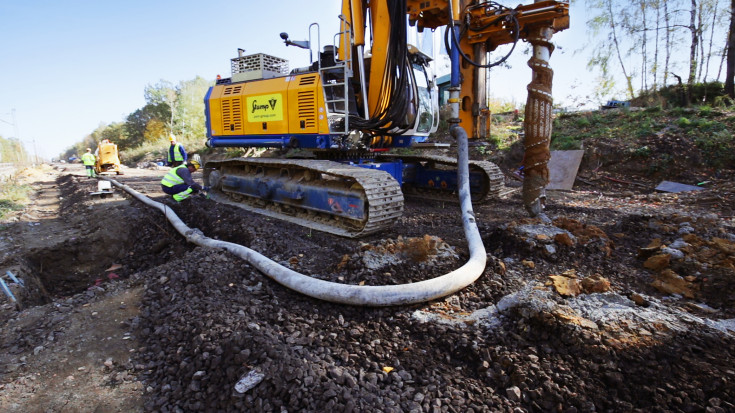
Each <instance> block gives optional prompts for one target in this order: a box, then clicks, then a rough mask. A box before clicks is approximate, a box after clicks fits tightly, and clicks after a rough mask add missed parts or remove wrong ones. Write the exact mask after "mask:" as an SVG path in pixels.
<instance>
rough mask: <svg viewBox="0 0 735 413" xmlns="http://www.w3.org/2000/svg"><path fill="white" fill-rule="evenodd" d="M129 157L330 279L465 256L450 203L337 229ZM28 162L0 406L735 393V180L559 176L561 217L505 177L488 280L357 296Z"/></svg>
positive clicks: (686, 398)
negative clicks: (288, 279)
mask: <svg viewBox="0 0 735 413" xmlns="http://www.w3.org/2000/svg"><path fill="white" fill-rule="evenodd" d="M124 172H125V175H122V176H119V177H116V179H118V180H119V181H121V182H123V183H125V184H127V185H130V186H131V187H133V188H135V189H136V190H139V191H141V192H145V193H146V194H147V195H148V196H150V197H152V198H153V199H156V200H158V201H161V202H164V203H166V204H167V205H168V206H170V207H171V208H172V209H173V210H174V211H175V212H176V213H177V214H178V215H179V216H180V217H181V218H182V219H183V220H184V221H185V222H187V223H188V225H189V226H191V227H196V228H199V229H200V230H202V231H203V232H204V234H206V235H207V236H209V237H212V238H216V239H222V240H227V241H231V242H236V243H240V244H242V245H246V246H248V247H250V248H252V249H255V250H257V251H259V252H261V253H263V254H265V255H266V256H268V257H269V258H271V259H273V260H274V261H276V262H279V263H282V264H284V265H286V266H288V267H290V268H292V269H295V270H297V271H299V272H302V273H304V274H309V275H311V276H313V277H317V278H321V279H326V280H330V281H336V282H341V283H347V284H366V285H383V284H399V283H406V282H415V281H418V280H422V279H426V278H431V277H435V276H438V275H441V274H444V273H446V272H448V271H450V270H452V269H454V268H457V267H458V266H460V265H461V264H462V263H463V262H464V260H465V259H466V256H467V251H466V246H465V242H464V240H463V235H462V230H461V222H460V217H459V213H458V210H457V206H456V205H452V204H439V203H438V204H428V203H412V202H408V203H407V204H406V210H405V213H404V216H403V218H401V219H400V220H399V222H398V223H397V225H396V226H395V227H394V228H393V229H392V230H391V231H388V232H386V233H383V234H380V235H374V236H371V237H368V238H365V239H361V240H346V239H342V238H339V237H335V236H331V235H328V234H322V233H318V232H315V231H309V230H308V229H305V228H301V227H297V226H293V225H290V224H286V223H281V222H277V221H274V220H272V219H269V218H264V217H261V216H258V215H254V214H251V213H248V212H245V211H242V210H240V209H238V208H235V207H231V206H227V205H219V204H216V203H214V202H212V201H211V200H206V199H192V200H190V201H188V202H185V203H182V204H174V203H172V202H171V201H170V200H167V199H166V197H164V196H163V195H162V194H161V193H160V191H159V188H158V180H159V179H160V176H161V175H162V174H163V173H164V171H161V170H138V169H125V170H124ZM25 174H26V175H25V179H27V180H28V181H29V182H33V183H34V187H35V189H36V191H37V195H36V197H35V199H34V202H33V204H32V205H30V206H29V208H28V209H27V210H26V211H23V212H21V213H18V214H17V215H16V216H12V217H10V219H9V220H8V222H7V223H5V224H4V228H5V229H4V230H3V231H2V232H1V233H0V253H1V254H2V261H0V262H1V264H2V265H0V270H2V273H5V271H8V270H9V271H12V272H13V273H14V274H17V275H19V276H20V277H21V278H22V279H23V280H24V281H25V283H26V286H25V287H20V286H17V285H11V287H12V289H13V291H14V292H15V293H16V295H17V296H18V299H19V301H20V303H21V309H20V310H18V309H17V308H16V307H15V306H14V305H12V304H11V303H10V302H9V301H7V300H5V301H0V302H1V303H2V305H1V306H0V315H1V316H2V321H0V326H1V329H0V411H4V412H5V411H7V412H29V411H55V412H115V411H117V412H129V411H164V412H168V411H277V412H280V411H290V412H295V411H308V412H323V411H330V410H331V411H385V412H402V411H406V412H409V411H416V412H419V411H427V412H445V411H449V412H468V411H492V412H496V411H507V412H516V411H519V412H520V411H537V412H542V411H544V412H546V411H568V412H572V411H600V410H602V411H641V412H643V411H646V412H648V411H705V410H706V411H713V412H719V411H735V404H733V400H735V384H734V383H735V369H734V368H733V367H732V366H733V365H735V363H734V362H735V357H734V354H733V349H735V346H733V344H734V343H735V341H734V340H733V334H735V322H734V321H733V320H734V319H735V310H734V309H733V304H734V303H735V293H733V291H735V288H734V287H735V268H734V267H733V262H735V227H734V222H733V219H732V216H731V215H732V213H731V210H730V209H729V208H731V206H730V205H732V204H731V203H729V202H727V200H728V199H729V198H728V197H729V196H731V192H728V191H729V190H728V188H731V187H732V183H730V182H721V183H716V184H715V185H714V186H713V187H712V188H711V189H708V190H705V191H699V192H698V193H695V194H684V195H672V194H659V193H652V192H650V191H644V190H639V191H633V192H631V190H630V189H629V188H625V189H615V188H613V189H610V190H608V191H606V192H605V193H602V192H599V191H592V190H589V191H584V190H578V191H574V192H569V193H554V194H550V199H549V201H548V208H547V213H548V215H549V217H550V218H551V219H552V220H553V225H550V224H543V223H541V222H540V221H536V220H531V219H528V218H526V215H525V213H524V210H523V208H522V205H521V202H520V197H519V196H518V194H511V195H510V197H509V198H508V199H503V200H500V201H497V202H494V203H491V204H488V205H485V206H482V207H479V208H477V210H476V214H477V218H478V222H479V226H480V230H481V234H482V237H483V241H484V243H485V246H486V249H487V251H488V267H487V269H486V271H485V273H484V275H483V276H482V277H481V278H480V279H479V280H478V281H477V282H476V283H474V284H473V285H471V286H470V287H468V288H467V289H465V290H463V291H461V292H460V293H458V294H455V295H453V296H450V297H448V298H446V299H444V300H438V301H436V302H431V303H427V304H423V305H415V306H404V307H391V308H355V307H348V306H341V305H335V304H330V303H325V302H320V301H316V300H314V299H311V298H308V297H304V296H301V295H298V294H296V293H294V292H292V291H290V290H287V289H285V288H284V287H282V286H280V285H279V284H276V283H274V282H273V281H271V280H270V279H269V278H267V277H266V276H265V275H263V274H261V273H259V272H257V271H255V270H254V269H253V268H252V267H251V266H250V265H248V264H247V263H244V262H243V261H242V260H240V259H239V258H236V257H233V256H231V255H229V254H228V253H226V252H224V251H219V250H211V249H205V248H200V247H194V246H193V245H190V244H187V243H186V241H185V240H184V239H183V237H181V236H180V235H179V234H178V233H176V232H175V231H174V230H173V228H172V227H171V225H169V224H168V223H167V222H165V221H164V220H163V218H162V215H161V213H160V212H159V211H157V210H153V209H151V208H148V207H145V206H143V205H142V204H141V203H139V202H137V201H135V200H133V199H131V198H130V197H128V196H125V195H124V194H122V193H120V191H115V194H114V195H113V196H109V197H105V198H102V197H99V196H93V195H90V192H94V191H95V190H96V187H97V186H96V185H97V183H96V180H93V179H87V178H84V177H83V170H82V168H81V167H79V166H78V165H64V166H58V167H55V168H51V167H45V168H43V169H41V170H38V171H28V172H25ZM708 199H719V200H721V201H718V202H710V201H706V200H708ZM416 251H420V252H421V253H416ZM247 379H250V380H251V381H252V382H254V386H253V387H252V388H251V389H248V390H243V388H242V387H240V386H238V383H240V384H241V385H242V383H243V381H246V380H247ZM238 389H239V390H241V391H238Z"/></svg>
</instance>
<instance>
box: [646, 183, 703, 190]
mask: <svg viewBox="0 0 735 413" xmlns="http://www.w3.org/2000/svg"><path fill="white" fill-rule="evenodd" d="M702 189H704V188H702V187H699V186H694V185H686V184H680V183H678V182H671V181H661V183H660V184H658V186H657V187H656V190H657V191H661V192H686V191H701V190H702Z"/></svg>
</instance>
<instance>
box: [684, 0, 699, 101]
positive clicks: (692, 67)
mask: <svg viewBox="0 0 735 413" xmlns="http://www.w3.org/2000/svg"><path fill="white" fill-rule="evenodd" d="M691 1H692V9H691V10H690V17H689V31H690V32H691V34H692V43H691V45H690V47H689V78H688V79H687V101H688V102H691V100H692V99H691V98H692V96H691V91H692V87H693V86H694V80H695V77H696V76H697V46H698V45H699V35H698V32H697V0H691Z"/></svg>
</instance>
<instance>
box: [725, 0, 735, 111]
mask: <svg viewBox="0 0 735 413" xmlns="http://www.w3.org/2000/svg"><path fill="white" fill-rule="evenodd" d="M734 78H735V0H732V3H731V4H730V33H729V34H728V37H727V70H726V72H725V93H727V95H728V96H730V98H732V99H735V83H733V80H734Z"/></svg>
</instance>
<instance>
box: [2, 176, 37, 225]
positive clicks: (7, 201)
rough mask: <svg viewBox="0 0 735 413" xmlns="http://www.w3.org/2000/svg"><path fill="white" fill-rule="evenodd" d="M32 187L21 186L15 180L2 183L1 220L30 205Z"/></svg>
mask: <svg viewBox="0 0 735 413" xmlns="http://www.w3.org/2000/svg"><path fill="white" fill-rule="evenodd" d="M30 192H31V187H30V186H28V185H19V184H18V183H16V182H15V181H14V180H9V181H7V182H2V183H0V219H2V218H4V217H5V215H6V214H7V213H8V212H10V211H19V210H21V209H23V205H24V204H26V203H28V194H29V193H30Z"/></svg>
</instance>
